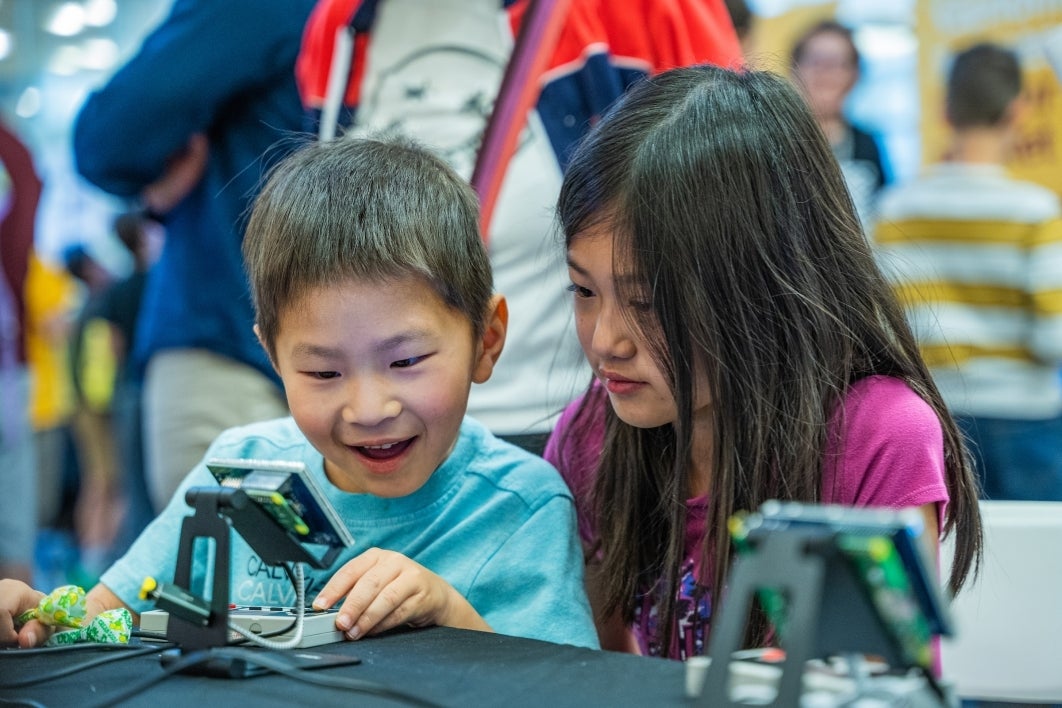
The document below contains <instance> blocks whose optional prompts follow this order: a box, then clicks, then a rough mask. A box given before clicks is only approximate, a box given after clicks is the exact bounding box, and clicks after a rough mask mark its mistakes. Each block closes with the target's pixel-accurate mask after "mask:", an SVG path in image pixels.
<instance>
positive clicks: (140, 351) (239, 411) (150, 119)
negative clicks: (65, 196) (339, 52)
mask: <svg viewBox="0 0 1062 708" xmlns="http://www.w3.org/2000/svg"><path fill="white" fill-rule="evenodd" d="M313 5H314V0H176V2H175V3H174V4H173V7H172V9H171V11H170V14H169V15H168V16H167V17H166V18H165V19H164V20H163V21H162V22H161V23H160V24H159V25H158V26H157V27H156V28H155V29H154V30H153V31H152V32H151V33H150V34H149V35H148V36H147V37H146V39H145V40H144V42H143V45H142V46H141V47H140V49H139V51H138V52H137V53H136V54H135V55H134V56H133V57H132V58H131V59H130V60H129V61H128V62H127V63H126V64H125V65H124V66H123V67H122V68H120V69H119V70H118V71H117V72H116V73H115V74H114V76H113V77H112V78H111V79H110V80H109V81H108V82H107V83H106V85H104V86H103V87H102V88H100V89H99V90H97V91H95V92H93V93H92V94H91V95H90V96H89V97H88V99H87V101H86V102H85V104H84V106H83V107H82V109H81V111H80V113H79V115H78V117H77V120H76V124H75V127H74V146H73V147H74V157H75V161H76V166H77V170H78V172H80V173H81V175H83V176H84V177H85V178H86V179H87V180H88V181H89V182H91V183H93V184H94V185H96V186H98V187H100V188H101V189H103V190H104V191H106V192H109V193H111V194H115V195H118V196H122V197H129V198H131V199H137V200H141V201H142V202H143V206H144V207H145V208H146V209H147V210H148V211H149V212H153V213H156V214H158V215H160V216H161V217H162V218H163V220H164V223H165V226H166V232H167V239H166V245H165V247H164V249H163V252H162V254H161V256H160V258H159V261H158V263H157V264H156V266H155V268H154V269H153V271H152V273H151V274H150V276H149V278H148V282H147V285H146V290H145V293H144V302H143V316H142V317H141V318H140V320H139V322H138V326H137V332H136V341H135V343H134V352H133V356H134V359H135V361H136V362H137V364H138V366H140V367H146V368H145V370H144V375H145V381H144V413H145V430H144V444H145V452H146V464H147V469H146V474H147V476H148V483H149V484H148V486H149V489H150V490H151V496H152V500H153V504H154V505H155V507H156V510H157V509H159V508H161V507H162V506H163V504H164V503H165V501H166V500H168V499H169V497H170V496H171V495H172V493H173V491H174V489H176V487H177V485H178V484H179V482H180V481H181V479H182V478H183V477H184V475H185V473H187V471H188V470H189V469H191V468H192V467H193V466H195V463H196V462H197V461H198V460H199V459H200V458H201V457H202V455H203V453H204V452H205V450H206V449H207V447H208V445H209V444H210V442H211V441H212V440H213V439H214V438H215V437H216V436H217V435H218V433H220V432H221V431H222V430H224V429H226V428H229V427H232V426H234V425H240V424H243V423H249V422H252V421H256V420H263V419H267V418H273V417H277V416H279V415H283V414H285V413H286V410H287V409H286V405H285V402H284V397H283V393H282V390H281V387H280V382H279V380H278V379H277V378H276V376H275V374H274V373H273V370H272V367H270V365H269V361H268V359H267V358H266V356H265V354H264V353H263V352H262V350H261V347H260V346H259V345H258V342H257V341H256V340H255V336H254V332H253V331H252V326H253V320H254V315H253V311H252V306H251V298H250V294H249V291H248V286H247V276H246V274H245V272H244V267H243V261H242V259H241V254H240V244H241V240H242V234H243V228H244V219H245V217H246V213H247V211H248V209H249V205H250V203H251V199H252V198H253V197H254V195H255V194H256V192H257V190H258V188H259V185H260V182H261V178H262V175H263V174H264V172H265V171H266V170H267V169H268V168H269V167H270V166H271V165H272V164H273V163H275V162H276V161H277V160H278V159H279V158H281V157H282V156H283V155H285V154H286V153H287V152H288V147H290V143H291V140H290V136H291V134H292V133H293V132H295V131H298V130H299V129H300V128H301V127H302V121H303V113H302V108H301V104H300V101H299V96H298V93H297V91H296V85H295V78H294V73H293V72H294V64H295V56H296V53H297V52H298V49H299V43H300V37H301V33H302V28H303V25H304V24H305V22H306V19H307V17H308V16H309V14H310V10H311V9H312V7H313Z"/></svg>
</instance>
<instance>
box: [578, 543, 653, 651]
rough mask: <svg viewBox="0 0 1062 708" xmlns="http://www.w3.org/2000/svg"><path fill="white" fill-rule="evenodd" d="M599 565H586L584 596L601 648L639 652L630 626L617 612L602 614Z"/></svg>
mask: <svg viewBox="0 0 1062 708" xmlns="http://www.w3.org/2000/svg"><path fill="white" fill-rule="evenodd" d="M599 568H600V566H598V565H597V564H596V563H592V564H589V565H587V567H586V596H587V597H588V598H589V599H590V609H592V610H593V612H594V626H595V627H596V628H597V636H598V639H599V640H600V641H601V648H602V649H606V650H608V651H620V652H624V653H626V654H641V650H640V649H639V648H638V642H637V641H636V640H635V638H634V633H633V632H632V631H631V628H630V626H629V625H628V624H627V623H626V622H624V621H623V617H622V616H621V615H619V614H617V613H613V614H612V615H609V616H603V615H602V609H601V608H602V605H603V604H604V603H603V602H602V593H601V587H600V582H599V577H598V570H599Z"/></svg>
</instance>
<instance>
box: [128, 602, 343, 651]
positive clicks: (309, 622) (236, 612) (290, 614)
mask: <svg viewBox="0 0 1062 708" xmlns="http://www.w3.org/2000/svg"><path fill="white" fill-rule="evenodd" d="M337 613H338V608H332V609H330V610H322V611H317V610H310V609H307V610H306V612H305V614H304V615H303V626H302V639H301V640H300V641H299V643H298V644H297V645H296V646H295V647H294V648H299V649H305V648H309V647H316V646H321V645H322V644H334V643H336V642H342V641H344V636H343V632H342V631H340V630H339V629H337V628H336V614H337ZM169 618H170V613H169V612H166V611H165V610H149V611H147V612H144V613H142V614H141V615H140V631H141V632H142V633H145V634H152V635H158V637H159V638H160V639H161V638H164V637H165V636H166V629H167V627H168V626H169ZM228 619H229V624H230V625H236V626H238V627H242V628H243V629H245V630H247V631H248V632H251V633H253V634H256V635H261V636H264V635H270V636H269V639H271V640H273V641H277V642H283V641H286V640H288V639H290V638H292V637H293V636H295V609H294V608H291V607H258V606H250V605H236V606H234V607H231V608H230V609H229V617H228ZM274 632H279V634H273V633H274ZM243 639H244V637H243V636H242V635H241V634H240V633H239V632H236V631H234V630H232V629H230V630H229V641H230V642H239V641H242V640H243Z"/></svg>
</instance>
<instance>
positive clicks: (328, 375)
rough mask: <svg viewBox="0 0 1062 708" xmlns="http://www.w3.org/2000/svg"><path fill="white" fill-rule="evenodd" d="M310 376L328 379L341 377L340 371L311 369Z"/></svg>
mask: <svg viewBox="0 0 1062 708" xmlns="http://www.w3.org/2000/svg"><path fill="white" fill-rule="evenodd" d="M310 376H312V377H313V378H315V379H321V380H323V381H327V380H328V379H334V378H338V377H339V372H338V371H311V372H310Z"/></svg>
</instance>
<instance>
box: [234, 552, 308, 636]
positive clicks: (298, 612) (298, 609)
mask: <svg viewBox="0 0 1062 708" xmlns="http://www.w3.org/2000/svg"><path fill="white" fill-rule="evenodd" d="M293 565H294V566H295V570H294V575H295V633H294V634H293V635H291V637H290V638H288V639H286V640H284V641H282V642H279V641H273V640H271V639H267V638H265V637H260V636H259V635H257V634H255V633H254V632H252V631H250V630H248V629H244V628H243V627H240V626H239V625H237V624H234V623H232V622H231V621H230V622H229V629H231V630H232V631H233V632H236V633H237V634H239V635H240V636H241V637H243V638H245V639H247V640H248V641H249V642H251V643H252V644H257V645H258V646H260V647H265V648H266V649H295V648H296V647H298V646H299V643H300V642H301V641H302V630H303V625H304V619H305V617H306V598H305V593H306V588H305V582H304V580H303V572H302V563H294V564H293Z"/></svg>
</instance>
